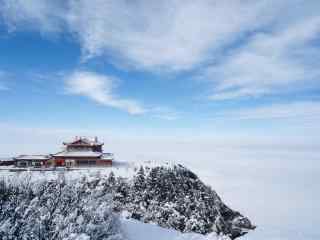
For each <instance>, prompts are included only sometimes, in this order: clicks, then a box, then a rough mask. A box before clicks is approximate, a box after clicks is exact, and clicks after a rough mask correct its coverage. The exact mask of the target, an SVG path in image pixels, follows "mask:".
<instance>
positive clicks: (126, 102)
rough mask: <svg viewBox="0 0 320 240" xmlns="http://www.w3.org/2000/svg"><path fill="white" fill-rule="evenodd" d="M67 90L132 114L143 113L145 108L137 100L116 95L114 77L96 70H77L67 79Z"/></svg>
mask: <svg viewBox="0 0 320 240" xmlns="http://www.w3.org/2000/svg"><path fill="white" fill-rule="evenodd" d="M65 81H66V92H67V93H69V94H74V95H80V96H85V97H88V98H90V99H92V100H94V101H95V102H97V103H100V104H102V105H105V106H109V107H113V108H117V109H120V110H124V111H126V112H128V113H130V114H142V113H144V112H145V109H144V108H143V107H142V106H141V105H140V104H139V103H138V102H136V101H134V100H131V99H122V98H119V97H117V96H115V95H114V93H113V92H114V79H113V78H112V77H109V76H106V75H101V74H98V73H94V72H87V71H75V72H74V73H72V74H71V75H69V76H67V77H66V79H65Z"/></svg>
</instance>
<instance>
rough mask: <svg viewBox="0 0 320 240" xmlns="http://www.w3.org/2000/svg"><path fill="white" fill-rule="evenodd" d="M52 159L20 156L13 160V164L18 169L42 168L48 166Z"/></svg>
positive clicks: (45, 156)
mask: <svg viewBox="0 0 320 240" xmlns="http://www.w3.org/2000/svg"><path fill="white" fill-rule="evenodd" d="M50 158H51V156H50V155H19V156H18V157H15V158H13V162H14V164H15V165H16V166H17V167H22V168H23V167H35V168H40V167H44V166H46V164H47V162H48V161H49V160H50Z"/></svg>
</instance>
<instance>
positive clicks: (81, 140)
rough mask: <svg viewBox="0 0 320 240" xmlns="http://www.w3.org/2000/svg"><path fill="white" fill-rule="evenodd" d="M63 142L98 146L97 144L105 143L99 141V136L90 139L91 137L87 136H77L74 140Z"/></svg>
mask: <svg viewBox="0 0 320 240" xmlns="http://www.w3.org/2000/svg"><path fill="white" fill-rule="evenodd" d="M63 144H65V145H91V146H96V145H103V144H104V143H102V142H99V141H98V138H95V139H89V138H86V137H80V138H76V139H75V140H74V141H72V142H64V143H63Z"/></svg>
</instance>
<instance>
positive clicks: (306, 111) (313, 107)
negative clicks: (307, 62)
mask: <svg viewBox="0 0 320 240" xmlns="http://www.w3.org/2000/svg"><path fill="white" fill-rule="evenodd" d="M214 118H222V119H235V120H270V119H285V120H287V119H293V120H303V121H305V120H307V119H315V120H316V122H318V121H319V120H320V102H319V101H296V102H290V103H274V104H271V105H264V106H258V107H250V108H249V107H245V108H242V109H237V110H226V111H222V112H220V113H217V114H216V115H215V117H214ZM317 125H318V124H317Z"/></svg>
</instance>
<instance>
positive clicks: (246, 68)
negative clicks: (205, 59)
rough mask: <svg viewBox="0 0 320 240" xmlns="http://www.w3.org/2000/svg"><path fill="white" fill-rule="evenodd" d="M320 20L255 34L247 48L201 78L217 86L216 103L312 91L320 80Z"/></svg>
mask: <svg viewBox="0 0 320 240" xmlns="http://www.w3.org/2000/svg"><path fill="white" fill-rule="evenodd" d="M319 33H320V17H310V18H306V19H303V20H302V21H300V22H298V23H295V24H294V25H290V26H288V27H286V28H284V29H283V28H281V29H279V30H277V31H275V32H271V33H265V34H256V35H255V36H254V37H253V38H252V39H251V40H250V41H248V42H247V43H246V44H245V45H244V46H241V47H240V48H239V49H237V50H236V51H234V52H233V53H231V54H230V55H228V56H227V57H225V58H223V59H222V60H221V62H220V63H219V64H216V65H213V66H210V67H209V68H208V69H207V70H206V71H205V73H204V75H203V76H202V78H205V79H210V80H211V81H213V82H214V93H213V94H212V96H211V97H210V98H211V99H213V100H224V99H233V98H239V97H258V96H262V95H266V94H273V93H282V92H287V91H291V90H296V89H305V88H311V87H313V86H314V85H315V84H316V83H317V81H318V80H319V78H320V70H319V68H318V67H317V66H316V64H317V62H319V60H320V58H319V54H320V49H319V48H317V47H315V46H314V45H313V43H312V40H315V39H316V38H317V37H318V36H319Z"/></svg>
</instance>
